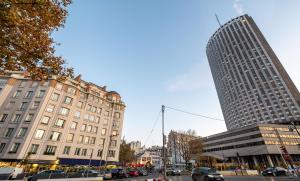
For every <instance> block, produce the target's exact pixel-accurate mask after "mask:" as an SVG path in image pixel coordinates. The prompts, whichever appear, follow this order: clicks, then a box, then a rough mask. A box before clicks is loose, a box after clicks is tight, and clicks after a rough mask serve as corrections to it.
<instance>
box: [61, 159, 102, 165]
mask: <svg viewBox="0 0 300 181" xmlns="http://www.w3.org/2000/svg"><path fill="white" fill-rule="evenodd" d="M59 164H60V165H91V166H103V165H105V160H90V159H73V158H59Z"/></svg>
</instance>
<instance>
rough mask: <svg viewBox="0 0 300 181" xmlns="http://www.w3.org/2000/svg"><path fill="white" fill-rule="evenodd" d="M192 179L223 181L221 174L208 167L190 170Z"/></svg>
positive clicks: (195, 180) (197, 180)
mask: <svg viewBox="0 0 300 181" xmlns="http://www.w3.org/2000/svg"><path fill="white" fill-rule="evenodd" d="M192 179H193V181H202V180H203V181H224V178H223V175H221V174H219V173H218V172H216V170H215V169H212V168H208V167H198V168H194V169H193V170H192Z"/></svg>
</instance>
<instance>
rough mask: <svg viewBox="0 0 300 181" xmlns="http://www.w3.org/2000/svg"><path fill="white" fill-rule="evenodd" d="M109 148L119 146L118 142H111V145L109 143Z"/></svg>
mask: <svg viewBox="0 0 300 181" xmlns="http://www.w3.org/2000/svg"><path fill="white" fill-rule="evenodd" d="M109 146H111V147H115V146H117V141H116V140H111V141H110V143H109Z"/></svg>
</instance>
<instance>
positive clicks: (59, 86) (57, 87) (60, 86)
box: [55, 83, 63, 90]
mask: <svg viewBox="0 0 300 181" xmlns="http://www.w3.org/2000/svg"><path fill="white" fill-rule="evenodd" d="M62 87H63V85H62V84H60V83H57V84H56V85H55V89H57V90H61V89H62Z"/></svg>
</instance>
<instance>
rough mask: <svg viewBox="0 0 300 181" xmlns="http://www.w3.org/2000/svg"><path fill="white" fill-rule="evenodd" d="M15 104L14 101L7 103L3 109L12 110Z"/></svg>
mask: <svg viewBox="0 0 300 181" xmlns="http://www.w3.org/2000/svg"><path fill="white" fill-rule="evenodd" d="M15 103H16V102H15V101H11V102H9V103H8V104H7V105H6V107H5V109H11V108H13V107H14V105H15Z"/></svg>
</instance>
